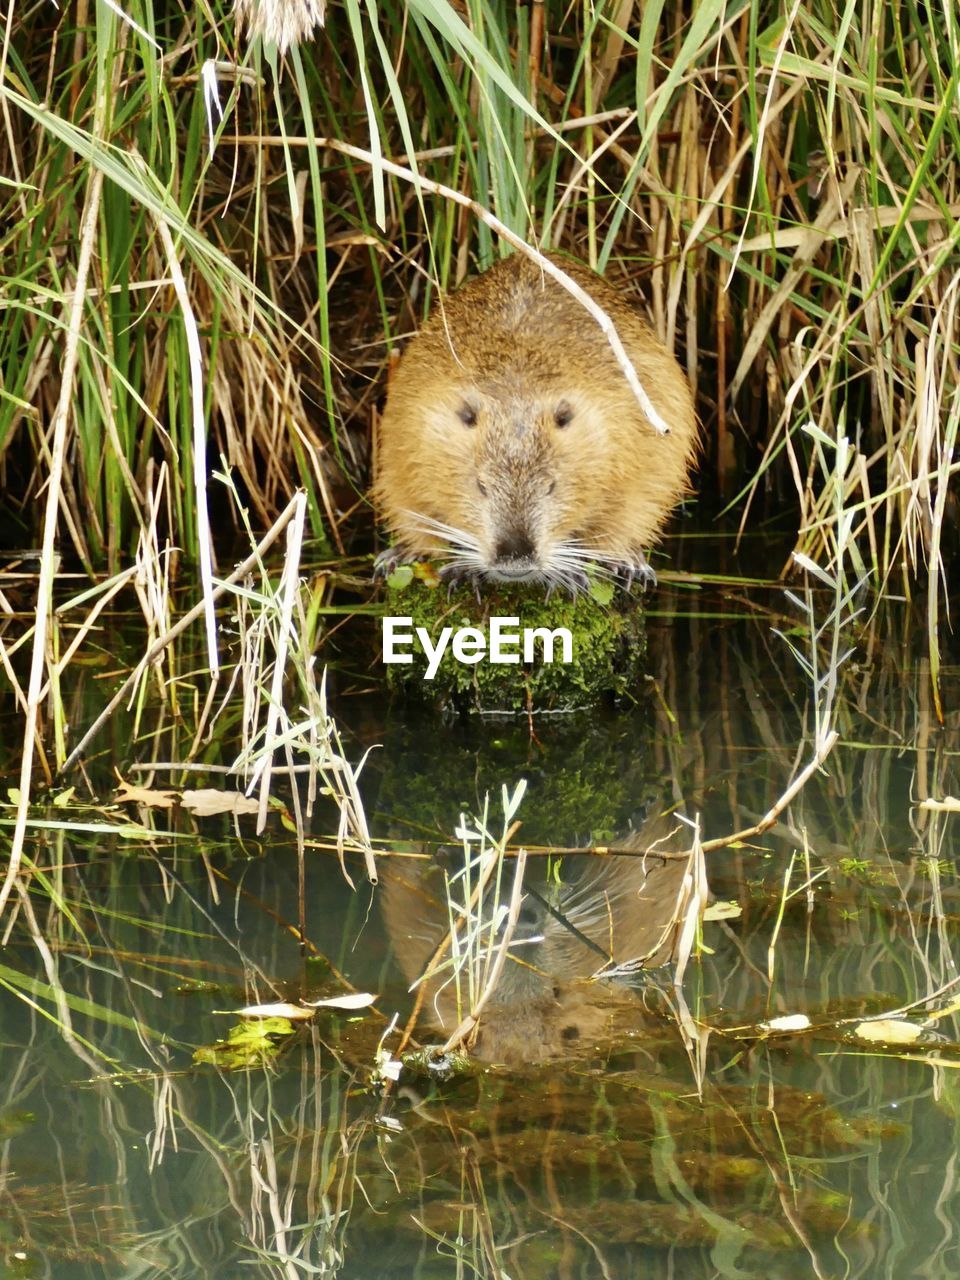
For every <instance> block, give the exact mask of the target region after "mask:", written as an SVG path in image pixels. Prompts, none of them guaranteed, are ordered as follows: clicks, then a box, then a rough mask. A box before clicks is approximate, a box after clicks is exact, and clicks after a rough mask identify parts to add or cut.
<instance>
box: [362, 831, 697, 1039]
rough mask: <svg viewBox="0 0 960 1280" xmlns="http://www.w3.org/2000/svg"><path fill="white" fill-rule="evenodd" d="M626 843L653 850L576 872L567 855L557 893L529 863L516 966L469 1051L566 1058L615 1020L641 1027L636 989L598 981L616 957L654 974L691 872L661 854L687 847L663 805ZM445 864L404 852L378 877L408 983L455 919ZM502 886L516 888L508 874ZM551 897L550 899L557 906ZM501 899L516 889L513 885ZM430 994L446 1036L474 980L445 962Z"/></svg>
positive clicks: (512, 962)
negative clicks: (450, 907) (455, 974)
mask: <svg viewBox="0 0 960 1280" xmlns="http://www.w3.org/2000/svg"><path fill="white" fill-rule="evenodd" d="M618 843H621V844H622V845H623V846H624V847H627V848H634V849H636V850H638V851H639V850H649V851H650V855H649V857H647V858H642V857H619V858H616V857H614V858H609V859H586V860H580V863H579V864H578V865H577V866H576V869H575V870H571V866H572V864H570V865H568V864H566V863H565V868H566V871H567V874H568V876H572V877H573V878H572V880H570V881H569V882H568V883H565V884H564V885H562V886H561V888H560V890H559V893H558V894H556V895H554V893H553V889H554V888H555V886H545V885H544V884H543V883H542V878H541V877H538V875H537V870H536V868H534V867H530V866H528V868H527V871H528V876H527V877H526V878H525V880H524V886H525V894H526V895H527V896H525V897H524V901H523V906H522V909H521V912H520V919H519V921H518V922H517V926H516V931H515V932H514V934H513V941H512V943H511V948H510V952H509V959H508V962H507V964H506V966H505V968H504V970H503V972H502V974H501V976H500V980H499V982H498V984H497V987H496V990H495V991H494V992H493V994H492V996H491V997H490V999H489V1000H488V1001H487V1003H486V1005H485V1006H484V1010H483V1013H482V1016H481V1018H480V1030H479V1033H478V1037H477V1039H476V1042H475V1044H474V1045H473V1049H472V1051H473V1053H474V1054H475V1056H476V1057H478V1058H480V1059H482V1060H483V1061H487V1062H506V1063H511V1064H519V1063H522V1062H536V1061H541V1062H544V1061H549V1060H551V1059H557V1058H566V1059H570V1058H571V1057H574V1056H580V1055H582V1054H584V1053H589V1052H591V1050H592V1048H593V1046H594V1045H596V1044H597V1042H598V1041H599V1040H602V1039H604V1038H609V1037H610V1036H611V1035H612V1034H613V1033H614V1030H615V1028H616V1027H619V1028H620V1031H621V1032H624V1019H625V1018H626V1019H627V1020H628V1023H627V1025H630V1026H632V1027H633V1029H634V1030H636V1029H637V1028H638V1027H639V1025H640V1019H641V1015H642V1010H641V1008H640V1001H639V998H638V996H637V995H636V993H635V992H630V991H628V990H626V989H625V988H623V987H622V986H620V984H619V983H618V982H616V981H605V980H597V981H591V980H590V979H591V978H592V977H593V975H596V974H597V973H598V971H603V970H604V969H605V968H606V967H607V963H608V961H610V962H612V963H615V964H617V965H619V966H622V969H621V975H622V974H623V973H625V972H629V971H631V970H638V969H640V968H643V969H645V970H655V969H656V968H658V967H659V966H660V965H663V964H666V963H667V962H668V961H669V960H670V959H671V958H672V956H673V953H674V946H675V942H676V937H677V932H678V929H679V927H680V920H679V915H678V910H679V906H678V904H679V894H680V892H681V889H682V887H683V882H684V876H685V875H686V873H687V869H688V868H687V863H686V861H684V860H682V859H675V860H667V861H662V860H660V859H658V858H657V853H658V852H663V851H664V850H665V849H672V850H677V849H679V848H684V847H685V846H686V845H687V844H688V843H689V834H688V833H687V831H686V829H685V828H683V826H682V824H681V823H680V822H679V821H677V820H676V819H675V818H674V817H673V816H672V815H670V814H663V813H661V812H659V809H658V811H657V812H655V813H654V814H653V815H652V817H650V818H648V819H647V820H646V821H644V822H643V824H642V826H641V828H640V830H639V831H634V832H632V833H630V834H629V835H627V836H624V837H623V838H622V839H621V840H620V841H618ZM441 870H442V868H441V866H440V865H438V864H437V863H436V862H428V861H415V860H410V861H405V860H400V861H398V862H396V863H391V865H390V867H389V868H388V869H386V870H385V871H384V874H383V878H382V881H381V890H382V893H381V898H380V907H381V911H382V913H383V919H384V923H385V926H386V932H387V936H388V938H389V939H390V943H391V945H392V947H393V949H394V954H395V955H396V957H397V960H398V961H399V964H400V967H401V969H402V971H403V973H404V976H405V977H406V978H407V980H408V981H409V982H411V983H414V982H416V981H418V980H419V978H420V976H421V974H422V972H423V966H424V965H425V964H426V962H427V960H428V959H429V957H430V956H431V954H432V953H433V952H434V951H435V949H436V946H437V943H438V942H439V941H440V940H441V938H442V937H443V936H444V934H445V932H446V930H447V929H448V927H449V923H450V916H449V911H448V907H447V902H446V897H447V894H448V893H449V892H450V890H449V889H446V890H445V888H444V880H443V877H442V875H441ZM535 882H537V887H538V890H539V891H538V892H537V893H536V894H534V893H533V892H532V890H533V888H534V887H535ZM504 884H505V885H507V884H509V872H506V871H505V872H504ZM528 887H529V890H530V892H529V893H528ZM544 894H548V895H550V896H551V897H553V898H554V904H553V905H552V906H551V907H548V906H547V905H546V901H545V897H544ZM504 897H505V898H507V897H509V890H508V889H507V888H505V889H504ZM428 991H429V998H428V999H427V1000H426V1001H425V1003H424V1006H423V1018H424V1021H425V1023H429V1025H430V1027H432V1028H435V1029H437V1030H438V1031H439V1032H440V1033H441V1035H442V1036H443V1038H444V1039H445V1038H446V1036H447V1035H449V1034H450V1032H451V1031H453V1029H454V1027H456V1026H457V1024H458V1022H459V1021H460V1019H461V1017H462V1016H463V1015H464V1014H465V1013H466V1012H467V1010H466V1009H465V1008H462V1007H458V1003H457V1002H458V996H459V998H460V999H462V1000H463V1001H464V1002H468V999H469V998H468V996H467V994H466V992H467V982H466V977H465V975H461V979H460V982H459V983H456V982H454V981H453V980H452V978H451V975H450V970H449V966H446V965H444V966H443V967H442V968H441V970H440V974H439V976H435V977H434V978H433V979H432V980H431V981H430V982H429V984H428ZM474 994H478V992H475V993H474ZM420 1034H422V1031H421V1032H420V1033H418V1035H420Z"/></svg>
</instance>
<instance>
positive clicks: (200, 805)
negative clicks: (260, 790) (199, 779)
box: [180, 787, 260, 818]
mask: <svg viewBox="0 0 960 1280" xmlns="http://www.w3.org/2000/svg"><path fill="white" fill-rule="evenodd" d="M180 803H181V804H182V805H183V807H184V808H185V809H189V810H190V811H191V813H193V814H195V815H196V816H197V817H198V818H211V817H213V815H214V814H217V813H256V812H257V810H258V809H259V807H260V805H259V801H257V800H256V799H255V798H253V797H251V796H245V795H244V794H243V792H242V791H218V790H217V788H216V787H199V788H198V789H197V790H196V791H184V793H183V795H182V796H181V797H180Z"/></svg>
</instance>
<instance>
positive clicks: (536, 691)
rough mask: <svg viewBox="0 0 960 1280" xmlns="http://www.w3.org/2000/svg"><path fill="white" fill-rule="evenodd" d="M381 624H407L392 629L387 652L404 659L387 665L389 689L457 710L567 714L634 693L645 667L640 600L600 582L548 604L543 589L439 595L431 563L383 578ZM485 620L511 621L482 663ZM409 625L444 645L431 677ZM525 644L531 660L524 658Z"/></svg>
mask: <svg viewBox="0 0 960 1280" xmlns="http://www.w3.org/2000/svg"><path fill="white" fill-rule="evenodd" d="M387 618H393V619H396V618H405V619H410V622H409V623H405V624H402V625H398V624H394V626H393V631H392V634H393V637H394V641H395V643H394V645H393V654H394V656H395V657H396V655H398V654H400V653H402V654H403V655H404V657H406V656H407V655H409V659H410V660H409V661H404V662H402V663H401V662H399V661H394V662H391V663H389V664H387V666H386V673H387V682H388V684H389V685H391V686H392V687H394V688H402V689H403V690H404V691H405V692H407V693H408V694H411V695H413V696H417V697H420V698H424V699H427V700H429V701H432V702H434V703H439V704H440V705H441V706H444V707H449V708H452V709H454V710H457V711H468V710H475V711H484V712H500V713H509V712H517V711H527V710H536V711H571V710H576V709H578V708H581V707H585V706H589V705H591V704H593V703H595V702H597V701H598V700H599V699H601V698H604V697H613V698H629V697H631V696H636V693H637V686H638V682H639V681H640V679H641V678H642V675H643V671H644V663H645V658H646V648H647V646H646V628H645V624H644V611H643V606H642V604H641V603H640V600H639V595H638V594H632V593H629V592H625V591H622V590H619V589H615V588H614V587H613V585H612V584H610V583H609V582H603V581H601V582H597V583H596V584H594V585H593V587H592V588H591V589H590V591H588V592H583V593H581V594H579V595H577V596H573V597H571V596H567V595H562V594H559V593H555V594H554V595H552V596H551V597H550V598H549V599H545V598H544V590H543V587H530V586H525V585H520V584H517V585H513V584H502V583H498V584H495V585H494V586H493V587H492V588H485V590H484V593H483V595H482V596H481V597H480V598H479V600H478V598H477V596H476V594H475V593H474V589H473V588H472V587H471V586H469V585H460V586H456V587H454V588H453V589H452V590H450V591H448V589H447V587H446V585H445V584H443V583H441V581H440V579H439V577H438V575H437V573H436V571H435V570H434V569H433V567H432V566H430V565H423V564H417V565H404V566H401V567H400V568H399V569H397V570H395V571H394V572H393V573H392V574H391V575H390V577H389V578H388V579H387V585H386V592H385V598H384V602H383V623H382V625H386V624H385V620H386V619H387ZM492 618H498V619H510V620H515V621H511V623H510V624H508V625H507V626H505V627H504V626H502V624H501V630H502V631H504V632H505V633H506V634H505V635H504V637H503V640H504V643H502V644H501V645H500V646H499V647H500V660H499V661H491V621H490V620H491V619H492ZM418 628H420V629H422V633H426V635H427V636H428V637H429V646H428V647H429V648H430V649H431V650H436V649H437V647H438V645H439V644H441V643H442V644H444V645H445V648H444V650H443V653H442V656H441V657H440V658H439V660H438V661H436V662H435V666H436V669H435V671H432V672H430V667H431V663H430V660H429V658H428V656H427V652H426V648H427V646H425V645H424V644H423V643H421V642H420V639H418V638H417V637H418V631H417V629H418ZM463 628H470V629H472V630H471V631H470V632H468V633H466V634H465V635H464V636H463V637H462V640H461V641H460V642H459V643H458V642H457V641H456V639H455V633H456V632H458V631H459V630H461V629H463ZM494 630H496V625H495V628H494ZM445 631H446V636H445V637H444V632H445ZM563 631H565V632H568V633H569V637H570V644H569V648H570V652H569V654H567V653H565V652H564V651H563V649H564V645H563V638H562V632H563ZM547 634H550V635H552V636H553V640H552V642H551V643H552V650H553V652H552V660H545V658H546V657H547V655H548V653H549V649H550V645H549V644H547V643H545V638H546V635H547ZM514 636H515V637H516V639H509V638H508V637H514ZM407 637H410V638H409V639H408V638H407ZM525 639H526V641H527V643H526V645H525V644H524V640H525ZM455 645H456V647H457V652H455ZM525 648H526V653H527V656H528V657H530V656H531V655H532V660H525V658H524V650H525ZM458 654H459V656H458ZM505 654H509V655H511V656H509V657H504V656H503V655H505ZM567 657H569V660H565V658H567ZM428 672H430V675H429V678H427V677H428Z"/></svg>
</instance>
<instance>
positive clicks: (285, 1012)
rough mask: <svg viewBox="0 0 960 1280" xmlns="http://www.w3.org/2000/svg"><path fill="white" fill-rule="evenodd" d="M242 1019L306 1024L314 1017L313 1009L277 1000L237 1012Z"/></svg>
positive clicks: (250, 1005)
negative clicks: (279, 1020)
mask: <svg viewBox="0 0 960 1280" xmlns="http://www.w3.org/2000/svg"><path fill="white" fill-rule="evenodd" d="M237 1016H238V1017H240V1018H288V1019H289V1020H290V1021H291V1022H306V1021H307V1020H308V1019H310V1018H312V1017H314V1016H315V1015H314V1012H313V1010H312V1009H306V1008H304V1006H303V1005H302V1004H289V1003H288V1002H287V1001H286V1000H276V1001H274V1003H273V1004H248V1005H247V1006H246V1007H245V1008H243V1009H238V1010H237Z"/></svg>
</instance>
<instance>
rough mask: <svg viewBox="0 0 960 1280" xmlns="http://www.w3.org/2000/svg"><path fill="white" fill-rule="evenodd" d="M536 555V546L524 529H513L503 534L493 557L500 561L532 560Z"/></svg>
mask: <svg viewBox="0 0 960 1280" xmlns="http://www.w3.org/2000/svg"><path fill="white" fill-rule="evenodd" d="M535 555H536V547H535V546H534V545H533V543H532V542H531V540H530V537H529V535H528V534H527V533H525V532H524V531H523V530H522V529H513V530H511V531H510V532H509V533H507V534H503V535H501V537H500V538H499V539H498V540H497V545H496V546H495V547H494V551H493V558H494V560H495V561H496V562H498V563H502V562H503V561H504V560H532V559H534V557H535Z"/></svg>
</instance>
